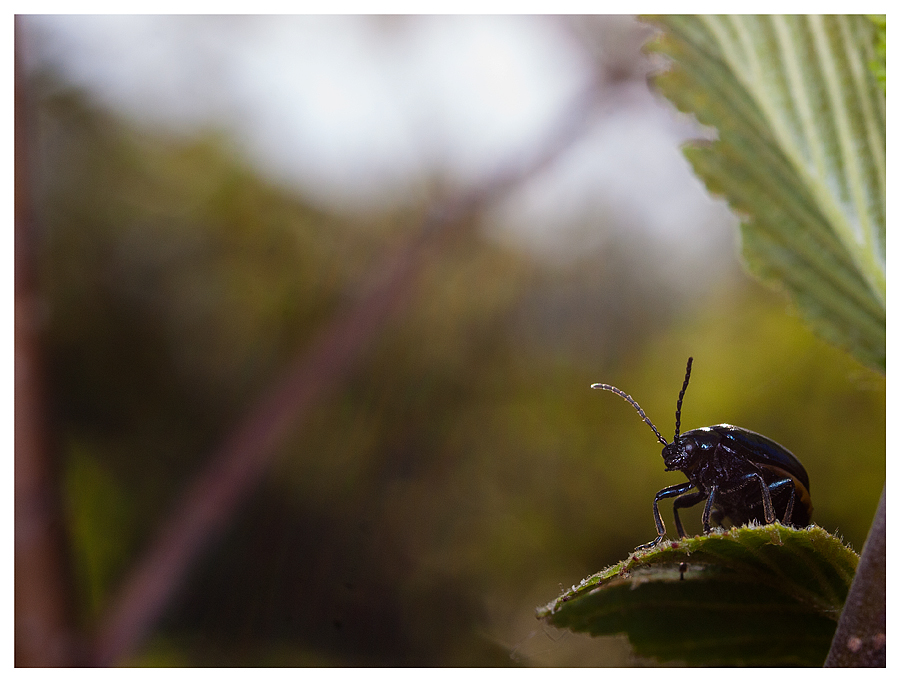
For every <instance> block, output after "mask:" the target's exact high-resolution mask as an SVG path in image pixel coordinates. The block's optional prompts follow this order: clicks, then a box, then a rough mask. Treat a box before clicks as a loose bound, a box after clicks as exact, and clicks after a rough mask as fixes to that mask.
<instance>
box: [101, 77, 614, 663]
mask: <svg viewBox="0 0 900 682" xmlns="http://www.w3.org/2000/svg"><path fill="white" fill-rule="evenodd" d="M597 100H598V97H597V92H596V91H595V89H593V88H591V89H590V90H589V91H588V92H587V93H585V95H583V96H582V98H581V99H580V101H579V102H578V103H577V105H576V106H573V107H572V108H571V109H570V110H569V112H568V113H569V116H568V117H567V120H565V121H564V122H563V123H562V125H560V126H559V127H558V128H557V129H556V130H555V133H554V134H553V135H552V136H551V137H550V139H549V140H548V141H547V143H546V144H545V145H543V146H542V147H541V149H540V150H539V153H537V154H536V155H534V156H533V157H532V159H531V160H530V161H526V162H524V163H522V162H518V163H514V164H510V165H508V166H506V167H505V168H503V169H502V170H501V171H500V172H498V173H497V174H496V175H495V176H494V179H493V180H492V181H491V182H488V183H485V184H484V185H482V186H481V187H480V188H479V189H477V190H475V191H472V192H470V193H469V194H467V195H463V196H461V197H460V198H458V199H457V200H455V201H450V202H448V203H446V204H445V205H443V206H442V207H440V208H439V209H438V210H434V211H432V212H431V214H430V215H429V216H428V217H427V218H426V219H425V221H424V223H423V224H422V226H421V229H419V230H418V231H417V233H416V234H415V236H414V237H413V238H412V239H410V241H409V242H408V243H407V244H406V245H405V246H403V247H401V248H400V249H398V251H397V252H396V253H395V254H394V255H393V256H391V257H389V258H387V259H385V261H384V262H383V263H381V264H380V265H379V267H377V268H376V270H375V273H376V275H377V278H374V279H375V280H377V281H378V282H379V284H377V285H376V286H374V287H373V288H372V290H371V291H370V293H369V294H368V295H366V296H363V297H362V298H361V299H359V301H358V302H357V303H355V304H352V305H350V306H349V307H347V308H346V309H345V310H343V311H342V312H340V313H338V314H337V315H336V316H335V317H334V318H333V320H332V321H331V322H330V323H328V324H327V325H326V326H325V327H324V328H323V330H322V331H321V333H320V334H319V335H318V337H317V338H315V340H314V341H313V342H312V343H311V344H310V345H309V347H308V348H306V349H305V350H304V351H303V353H302V354H301V355H300V356H298V358H297V359H296V360H295V361H294V362H293V363H292V364H291V365H290V366H289V368H288V369H287V370H286V371H285V372H284V373H283V374H282V375H281V377H282V378H281V379H280V380H279V381H277V382H276V383H275V384H274V385H273V386H272V387H271V388H270V389H269V390H268V391H266V392H265V393H264V395H263V397H262V399H261V400H260V401H259V402H258V403H257V404H256V405H255V406H254V407H253V409H251V410H250V411H249V413H248V414H247V416H246V418H245V419H244V420H243V421H242V422H241V423H240V424H239V425H238V427H237V428H236V429H235V431H234V432H233V433H232V434H230V435H229V436H228V437H227V438H226V439H225V441H224V444H223V446H222V448H221V450H219V451H218V452H217V453H215V454H214V455H213V456H212V458H211V459H210V463H209V465H208V467H207V468H206V469H205V470H204V471H202V472H201V473H200V474H199V475H198V476H197V477H196V479H195V480H194V481H193V482H192V483H191V484H190V485H189V486H188V488H187V489H186V491H185V492H184V495H183V497H182V498H181V499H180V501H179V502H178V503H177V504H176V505H175V508H174V510H173V512H172V514H171V516H170V517H169V518H168V519H167V520H166V521H165V523H164V524H163V525H162V527H161V528H160V530H159V533H158V535H157V537H156V539H155V541H153V542H152V543H151V545H150V547H149V549H148V550H147V552H146V554H145V555H144V556H143V557H142V558H141V559H140V561H139V562H138V563H137V565H136V566H135V568H134V570H133V571H132V572H131V574H129V575H128V576H127V577H126V579H125V580H124V583H123V585H122V586H121V589H120V590H119V592H118V593H117V594H116V595H115V596H114V599H113V601H112V605H111V607H110V608H109V610H108V612H107V613H106V614H105V616H104V617H103V618H102V620H101V626H100V628H99V629H98V633H97V636H96V638H95V642H94V649H93V663H94V664H95V665H112V664H115V663H116V662H118V661H121V660H123V659H124V658H126V657H127V656H129V655H131V654H132V653H133V652H134V651H135V650H136V648H137V647H138V646H139V645H140V643H141V641H142V640H143V639H144V637H145V636H146V635H147V633H148V632H149V631H150V630H151V628H152V627H153V626H154V624H155V623H156V621H157V620H158V618H159V617H160V616H161V615H162V613H163V612H164V610H165V609H166V607H167V605H168V604H169V602H170V601H171V599H172V596H173V595H174V594H175V592H176V591H177V590H178V589H179V587H180V586H181V583H182V582H183V581H184V578H185V575H186V573H187V569H188V568H189V566H190V565H191V564H192V563H193V562H194V561H195V560H196V559H197V557H198V556H199V555H200V553H201V552H202V551H203V550H204V549H205V548H206V547H207V546H208V545H209V543H211V542H212V541H213V540H214V539H215V538H216V537H217V536H218V535H219V534H220V533H221V532H222V531H223V530H224V528H225V527H226V526H227V524H228V523H229V522H230V520H231V518H232V517H233V516H234V514H235V512H236V510H237V508H238V505H239V504H240V503H241V501H242V500H243V499H244V498H246V497H247V496H248V495H249V493H250V492H251V491H252V490H253V489H254V488H255V487H256V486H257V484H258V483H259V481H260V479H261V478H262V476H263V475H264V473H265V472H266V470H267V468H268V466H269V465H270V463H271V461H272V457H273V456H274V453H275V451H276V446H277V445H278V444H279V443H280V442H281V441H282V440H283V439H284V438H285V437H286V436H287V435H288V434H289V433H292V432H295V431H296V430H297V429H298V428H300V426H301V425H302V423H303V421H304V420H305V419H306V417H307V416H308V415H309V414H310V411H311V408H312V407H313V406H315V405H316V404H317V403H319V402H320V401H322V400H324V399H325V398H326V397H327V396H329V395H330V394H332V393H334V392H335V391H336V390H337V389H338V388H339V387H340V385H341V383H342V382H343V381H344V380H345V379H346V377H347V376H348V375H349V374H350V372H352V371H353V370H354V369H355V368H356V367H357V365H358V363H359V361H360V360H361V358H362V357H363V356H364V355H365V354H366V352H367V351H368V350H369V349H370V348H371V347H372V346H373V344H374V340H375V339H376V338H377V337H378V335H379V334H381V333H382V332H383V331H384V329H385V327H386V326H387V324H388V322H389V321H390V319H391V318H392V316H394V315H395V314H397V313H398V312H399V311H401V310H402V309H403V308H404V306H405V305H407V303H408V302H409V300H410V299H411V298H412V297H413V295H414V294H415V291H416V281H417V279H418V276H419V274H420V273H421V272H422V271H423V270H424V269H425V268H426V267H427V265H428V263H429V262H430V261H431V259H432V257H433V256H434V255H435V254H436V253H437V252H438V251H439V250H440V247H441V244H442V243H443V242H444V241H445V238H446V237H447V236H448V235H449V234H450V233H451V232H452V231H451V230H450V229H449V228H451V227H453V226H455V225H458V224H460V223H462V222H463V221H464V220H466V219H469V218H473V217H474V216H475V215H476V214H477V213H478V211H480V210H481V209H482V208H483V207H484V205H485V204H486V203H487V202H489V201H492V200H495V199H497V198H499V197H500V196H501V195H503V194H504V193H505V192H507V191H508V190H510V189H512V188H513V187H515V186H517V185H518V184H519V183H520V182H522V181H523V180H525V179H528V178H531V177H533V176H534V175H535V174H537V173H538V172H540V171H541V170H542V169H544V168H545V167H546V166H548V165H549V164H550V163H552V162H553V161H554V160H555V159H557V158H558V157H559V156H560V155H561V154H562V153H563V152H564V151H565V150H567V149H569V148H570V146H571V145H572V144H573V143H574V142H575V141H577V140H578V139H580V137H581V135H582V134H583V132H584V131H585V129H586V127H587V124H588V123H589V122H590V121H591V120H592V119H593V117H592V116H591V114H593V113H594V112H595V111H596V103H597Z"/></svg>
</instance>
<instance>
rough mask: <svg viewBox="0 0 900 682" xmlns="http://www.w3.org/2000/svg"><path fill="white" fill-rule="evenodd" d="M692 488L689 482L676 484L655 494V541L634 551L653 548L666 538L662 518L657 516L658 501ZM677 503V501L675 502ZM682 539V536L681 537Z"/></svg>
mask: <svg viewBox="0 0 900 682" xmlns="http://www.w3.org/2000/svg"><path fill="white" fill-rule="evenodd" d="M693 487H694V484H693V483H691V482H690V481H685V482H684V483H678V484H676V485H670V486H669V487H668V488H663V489H662V490H660V491H659V492H658V493H656V497H654V498H653V520H654V521H656V533H657V536H656V539H655V540H651V541H650V542H647V543H645V544H643V545H639V546H637V547H635V549H636V550H637V549H649V548H650V547H655V546H656V545H658V544H659V543H660V542H662V539H663V538H664V537H666V525H665V524H664V523H663V520H662V516H660V514H659V501H660V500H664V499H666V498H667V497H674V496H675V495H681V494H682V493H684V492H687V491H688V490H690V489H691V488H693ZM676 502H677V500H676ZM676 518H677V517H676ZM682 537H683V536H682Z"/></svg>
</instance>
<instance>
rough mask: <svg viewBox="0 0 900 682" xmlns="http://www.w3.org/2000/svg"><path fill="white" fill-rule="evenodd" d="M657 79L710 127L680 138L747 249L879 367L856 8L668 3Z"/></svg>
mask: <svg viewBox="0 0 900 682" xmlns="http://www.w3.org/2000/svg"><path fill="white" fill-rule="evenodd" d="M652 21H653V22H654V23H655V24H657V25H658V26H660V27H661V28H663V33H662V35H661V36H660V37H659V39H658V40H657V41H656V42H655V44H654V45H653V46H652V49H653V50H655V51H657V52H660V53H662V54H664V55H666V56H668V57H669V58H671V59H672V60H673V61H674V62H675V66H674V68H672V69H671V70H669V71H667V72H665V73H663V74H661V75H659V76H657V77H656V78H655V84H656V85H657V87H658V88H659V89H660V90H661V91H662V92H663V94H665V96H666V97H668V98H669V99H670V100H671V101H672V102H673V103H675V105H676V106H677V107H678V108H679V109H681V110H683V111H687V112H692V113H694V114H695V115H696V117H697V119H698V120H699V121H700V122H701V123H703V124H705V125H708V126H713V127H715V128H716V130H717V131H718V139H717V140H716V141H715V142H712V143H711V144H705V145H702V144H701V145H697V146H694V147H692V148H689V149H687V150H686V152H685V153H686V155H687V157H688V159H689V160H690V161H691V163H692V164H693V167H694V169H695V171H696V172H697V173H698V175H699V176H700V177H701V178H702V179H703V180H704V182H705V183H706V185H707V187H708V188H709V189H710V191H712V192H714V193H717V194H721V195H724V197H725V198H726V199H727V200H728V202H729V204H730V205H731V207H732V208H733V209H734V210H735V211H736V212H737V213H738V214H739V215H740V216H742V241H743V254H744V259H745V261H746V263H747V265H748V267H749V268H750V270H751V271H753V272H754V273H755V274H757V275H758V276H759V277H760V278H761V279H763V280H766V281H768V282H770V283H774V284H777V285H780V286H782V287H784V288H785V289H786V290H787V291H788V292H789V293H790V295H791V296H792V298H793V300H794V301H795V303H796V304H797V306H798V308H799V309H800V311H801V312H802V313H803V315H804V317H805V318H806V319H807V320H808V321H809V322H810V324H811V325H812V326H813V328H814V329H816V330H817V331H818V332H819V333H820V334H821V335H823V336H824V337H825V338H826V339H828V340H829V341H831V342H833V343H835V344H837V345H839V346H842V347H844V348H846V349H848V350H849V351H850V352H852V353H853V354H854V355H855V356H856V358H857V359H859V360H860V361H861V362H863V363H864V364H866V365H868V366H870V367H873V368H875V369H877V370H879V371H881V372H884V368H885V353H886V351H885V101H884V95H883V92H882V91H881V90H880V89H879V87H878V84H877V82H876V79H875V77H874V76H873V75H872V73H871V71H870V69H869V68H868V64H869V63H870V62H872V61H873V60H874V59H875V58H876V55H875V50H874V47H873V44H874V30H875V28H874V26H873V24H872V22H871V21H869V20H868V19H867V18H865V17H863V16H856V17H839V16H829V17H820V16H704V17H691V16H667V17H658V18H654V19H652Z"/></svg>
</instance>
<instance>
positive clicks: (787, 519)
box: [781, 485, 797, 526]
mask: <svg viewBox="0 0 900 682" xmlns="http://www.w3.org/2000/svg"><path fill="white" fill-rule="evenodd" d="M796 496H797V491H796V490H795V489H794V486H793V485H792V486H791V497H790V498H789V499H788V503H787V508H786V509H785V510H784V518H783V519H782V520H781V521H782V523H784V525H785V526H790V525H791V515H792V514H793V513H794V497H796Z"/></svg>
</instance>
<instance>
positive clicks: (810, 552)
mask: <svg viewBox="0 0 900 682" xmlns="http://www.w3.org/2000/svg"><path fill="white" fill-rule="evenodd" d="M858 561H859V557H857V555H856V554H855V553H854V552H853V551H852V550H851V549H849V548H847V547H845V546H844V545H843V543H842V542H841V541H840V540H839V539H837V538H836V537H834V536H833V535H829V534H828V533H826V532H825V531H824V530H822V529H821V528H818V527H816V526H812V527H810V528H809V529H804V530H798V529H794V528H787V527H785V526H782V525H781V524H778V523H776V524H771V525H767V526H749V527H748V526H743V527H741V528H732V529H731V530H729V531H727V532H721V531H720V532H714V533H712V534H710V535H705V536H699V537H694V538H682V539H681V540H679V541H677V542H666V543H663V544H662V545H660V546H658V547H656V548H654V549H651V550H647V551H641V552H635V553H634V554H632V555H631V556H629V557H628V559H626V560H625V561H622V562H620V563H618V564H616V565H615V566H611V567H610V568H607V569H606V570H604V571H601V572H600V573H597V574H596V575H593V576H591V577H589V578H587V579H585V580H583V581H582V582H581V584H580V585H576V586H573V587H572V588H571V589H570V590H568V591H566V592H565V593H564V594H563V595H561V596H560V597H558V598H557V599H555V600H554V601H552V602H550V603H549V604H547V605H546V606H544V607H542V608H540V609H538V612H537V615H538V617H539V618H543V619H545V620H546V621H547V622H548V623H549V624H550V625H553V626H555V627H561V628H568V629H570V630H574V631H576V632H587V633H589V634H591V635H613V634H618V633H625V634H627V635H628V638H629V640H630V641H631V644H632V646H633V647H634V649H635V652H636V653H637V654H638V655H641V656H648V657H654V658H657V659H660V660H663V661H670V660H679V661H684V662H686V663H689V664H694V665H729V666H734V665H742V666H745V665H810V666H820V665H822V662H823V661H824V660H825V657H826V655H827V654H828V648H829V646H830V644H831V639H832V637H833V635H834V631H835V627H836V625H837V619H838V616H839V615H840V611H841V608H842V606H843V604H844V601H845V599H846V597H847V591H848V590H849V588H850V583H851V581H852V579H853V574H854V572H855V570H856V565H857V563H858Z"/></svg>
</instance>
